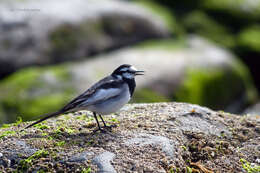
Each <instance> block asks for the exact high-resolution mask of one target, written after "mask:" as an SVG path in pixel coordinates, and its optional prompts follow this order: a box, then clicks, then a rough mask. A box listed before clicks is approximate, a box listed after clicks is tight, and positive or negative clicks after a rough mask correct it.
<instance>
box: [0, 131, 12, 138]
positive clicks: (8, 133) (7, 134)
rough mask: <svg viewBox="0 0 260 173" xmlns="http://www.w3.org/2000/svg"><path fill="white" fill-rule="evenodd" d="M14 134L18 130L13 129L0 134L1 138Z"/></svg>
mask: <svg viewBox="0 0 260 173" xmlns="http://www.w3.org/2000/svg"><path fill="white" fill-rule="evenodd" d="M14 134H16V131H13V130H8V131H4V132H2V133H1V134H0V139H1V138H3V137H5V136H11V135H14Z"/></svg>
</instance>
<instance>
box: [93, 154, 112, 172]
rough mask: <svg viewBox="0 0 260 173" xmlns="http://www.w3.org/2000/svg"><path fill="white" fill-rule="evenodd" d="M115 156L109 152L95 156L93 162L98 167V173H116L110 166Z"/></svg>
mask: <svg viewBox="0 0 260 173" xmlns="http://www.w3.org/2000/svg"><path fill="white" fill-rule="evenodd" d="M114 157H115V154H114V153H111V152H108V151H106V152H103V153H101V154H99V155H97V156H96V157H95V158H94V159H93V161H94V163H95V164H96V165H97V166H98V168H99V171H98V172H100V173H116V170H115V169H114V167H113V166H112V165H111V163H110V162H111V161H112V160H113V159H114Z"/></svg>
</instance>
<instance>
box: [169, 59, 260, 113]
mask: <svg viewBox="0 0 260 173" xmlns="http://www.w3.org/2000/svg"><path fill="white" fill-rule="evenodd" d="M173 95H174V99H175V100H176V101H181V102H189V103H196V104H199V105H203V106H209V107H210V108H213V109H217V110H219V109H221V110H222V109H226V108H227V107H226V106H227V105H231V104H232V102H234V100H237V99H241V98H244V99H243V100H242V101H243V102H245V103H243V104H242V105H243V106H245V105H248V104H250V103H253V102H255V101H256V99H257V92H256V89H255V88H254V86H253V83H252V79H251V77H250V73H249V71H248V69H247V68H246V67H245V66H244V65H243V64H242V63H241V62H239V61H237V62H236V63H234V64H233V67H232V68H227V69H225V68H212V69H203V68H200V69H198V68H188V69H187V73H186V77H185V78H184V80H183V82H182V84H181V85H180V86H179V89H178V90H177V91H174V94H173ZM240 109H243V108H240Z"/></svg>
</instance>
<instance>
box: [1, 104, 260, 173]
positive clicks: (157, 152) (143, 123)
mask: <svg viewBox="0 0 260 173" xmlns="http://www.w3.org/2000/svg"><path fill="white" fill-rule="evenodd" d="M91 115H92V113H91V112H87V111H86V112H81V114H68V115H62V116H60V117H57V118H53V119H49V120H47V121H45V122H43V123H41V124H39V125H36V126H34V127H32V128H30V129H26V130H25V131H23V132H20V130H21V129H23V128H24V127H25V126H27V125H28V124H29V123H31V122H26V123H21V122H20V123H15V124H9V125H8V126H7V125H6V126H5V128H1V129H0V148H1V151H0V171H4V172H5V171H6V172H14V171H17V172H60V171H62V172H113V173H114V172H161V173H166V172H191V171H196V172H208V173H211V172H245V171H247V170H251V171H252V172H259V171H260V166H259V165H260V163H259V159H260V158H259V156H260V150H259V147H260V145H259V144H260V138H259V134H260V131H259V128H260V121H259V120H260V118H259V116H244V117H243V118H241V116H236V115H233V114H230V113H225V112H223V111H221V112H215V111H212V110H210V109H208V108H206V107H201V106H198V105H192V104H186V103H155V104H130V105H126V106H125V107H124V109H123V110H122V111H120V112H118V113H116V114H113V115H108V116H105V117H104V118H105V121H106V122H107V123H109V124H110V125H113V127H112V128H107V129H105V130H104V132H100V131H97V132H94V130H95V129H96V128H97V127H96V124H95V120H94V118H93V117H91Z"/></svg>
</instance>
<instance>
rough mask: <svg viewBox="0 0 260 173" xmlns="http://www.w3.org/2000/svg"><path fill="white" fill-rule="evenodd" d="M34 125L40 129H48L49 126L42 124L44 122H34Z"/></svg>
mask: <svg viewBox="0 0 260 173" xmlns="http://www.w3.org/2000/svg"><path fill="white" fill-rule="evenodd" d="M34 127H36V128H37V129H40V130H44V129H49V128H50V126H48V125H47V124H44V123H39V124H35V125H34Z"/></svg>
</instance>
